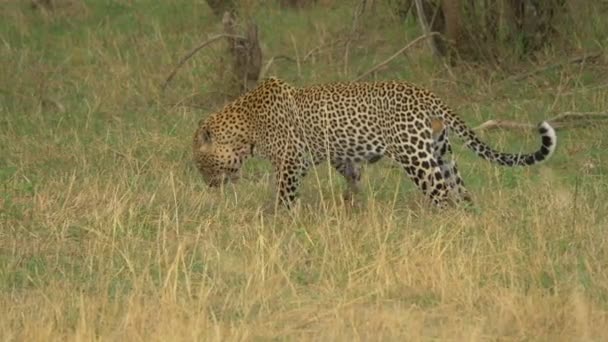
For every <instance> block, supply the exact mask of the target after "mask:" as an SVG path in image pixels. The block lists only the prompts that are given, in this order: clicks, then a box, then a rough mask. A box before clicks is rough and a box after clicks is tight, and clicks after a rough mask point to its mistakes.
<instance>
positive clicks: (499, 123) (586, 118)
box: [473, 112, 608, 131]
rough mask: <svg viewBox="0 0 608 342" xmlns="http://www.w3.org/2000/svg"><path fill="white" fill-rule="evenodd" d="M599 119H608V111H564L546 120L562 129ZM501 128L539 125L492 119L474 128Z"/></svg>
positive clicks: (583, 124) (512, 128)
mask: <svg viewBox="0 0 608 342" xmlns="http://www.w3.org/2000/svg"><path fill="white" fill-rule="evenodd" d="M598 120H608V112H564V113H561V114H559V115H557V116H555V117H553V118H551V119H549V120H546V121H547V123H549V124H550V125H551V126H552V127H553V128H555V129H562V128H567V127H583V126H587V125H589V124H590V123H592V122H594V121H595V122H596V121H598ZM499 128H501V129H511V130H533V129H537V128H538V126H537V125H536V124H531V123H525V122H517V121H511V120H499V119H492V120H488V121H486V122H484V123H482V124H481V125H479V126H477V127H475V128H473V130H475V131H482V130H486V131H488V130H493V129H499Z"/></svg>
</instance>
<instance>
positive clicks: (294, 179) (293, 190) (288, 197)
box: [273, 153, 311, 208]
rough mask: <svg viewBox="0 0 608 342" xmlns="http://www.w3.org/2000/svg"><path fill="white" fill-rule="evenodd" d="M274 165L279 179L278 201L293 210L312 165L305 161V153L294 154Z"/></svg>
mask: <svg viewBox="0 0 608 342" xmlns="http://www.w3.org/2000/svg"><path fill="white" fill-rule="evenodd" d="M273 164H274V165H275V173H276V178H277V195H278V196H277V199H278V200H279V201H280V203H282V204H283V205H285V206H286V207H287V208H291V207H292V206H293V202H294V201H295V200H296V198H297V197H298V190H299V188H300V184H301V183H302V178H304V176H306V173H307V172H308V169H309V168H310V164H311V163H310V162H307V161H306V160H305V159H304V155H303V153H294V154H293V155H290V156H289V157H286V158H284V159H283V160H281V161H276V162H274V163H273Z"/></svg>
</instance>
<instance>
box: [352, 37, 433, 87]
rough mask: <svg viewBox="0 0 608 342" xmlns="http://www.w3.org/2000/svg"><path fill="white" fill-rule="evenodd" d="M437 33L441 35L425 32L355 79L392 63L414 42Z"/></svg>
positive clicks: (356, 79)
mask: <svg viewBox="0 0 608 342" xmlns="http://www.w3.org/2000/svg"><path fill="white" fill-rule="evenodd" d="M435 35H439V32H431V33H428V34H424V35H422V36H420V37H418V38H416V39H414V40H412V41H411V42H409V43H408V44H407V45H406V46H404V47H402V48H401V49H399V51H397V52H395V53H394V54H393V55H392V56H390V57H389V58H387V59H385V60H384V61H382V62H380V63H378V64H376V65H375V66H374V67H373V68H371V69H369V70H368V71H366V72H364V73H363V74H361V75H359V76H358V77H357V78H355V79H354V80H355V81H358V80H360V79H362V78H364V77H366V76H367V75H369V74H371V73H373V72H374V71H376V70H378V69H380V68H381V67H383V66H385V65H387V64H388V63H390V62H391V61H392V60H393V59H395V58H397V56H399V55H400V54H402V53H403V52H404V51H405V50H407V49H409V48H410V47H412V46H413V45H414V44H416V43H418V42H419V41H420V40H422V39H426V38H429V37H432V36H435Z"/></svg>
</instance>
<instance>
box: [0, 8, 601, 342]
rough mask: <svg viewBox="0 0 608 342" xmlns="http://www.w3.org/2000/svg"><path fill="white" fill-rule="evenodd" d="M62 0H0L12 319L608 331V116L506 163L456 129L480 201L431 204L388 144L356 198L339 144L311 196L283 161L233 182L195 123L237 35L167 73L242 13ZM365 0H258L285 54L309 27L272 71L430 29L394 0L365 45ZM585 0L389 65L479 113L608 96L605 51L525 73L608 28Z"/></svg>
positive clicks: (0, 184)
mask: <svg viewBox="0 0 608 342" xmlns="http://www.w3.org/2000/svg"><path fill="white" fill-rule="evenodd" d="M59 3H60V4H61V6H59V7H58V8H57V9H56V10H55V11H54V12H52V13H48V12H45V11H42V10H32V9H31V8H30V7H29V5H28V4H27V2H26V1H0V57H1V63H0V340H2V341H39V340H44V341H46V340H65V339H67V340H125V341H137V340H145V341H147V340H162V341H167V340H222V341H224V340H228V341H230V340H267V339H273V340H274V339H278V340H322V341H328V340H352V339H355V340H400V341H403V340H405V341H412V340H456V341H469V340H532V341H538V340H540V341H548V340H555V339H557V340H564V341H601V340H606V339H608V234H607V231H606V229H607V228H608V216H607V215H608V152H607V151H608V135H607V134H606V130H607V129H608V126H606V125H603V126H602V125H601V124H597V125H593V126H590V127H584V128H576V129H567V130H560V131H559V132H558V137H559V140H558V150H557V152H556V155H555V156H554V157H553V158H552V159H551V160H550V161H548V162H547V163H545V164H542V165H540V166H537V167H531V168H517V169H507V168H500V167H496V166H494V165H490V164H489V163H487V162H484V161H482V160H480V159H478V158H476V157H475V156H474V155H473V154H472V153H471V152H469V151H467V150H464V149H462V147H461V145H460V142H459V141H458V140H456V139H454V140H453V141H454V145H455V148H456V155H457V156H456V157H457V158H458V161H459V164H460V169H461V171H462V174H463V177H464V179H465V182H466V183H467V185H468V188H469V190H470V191H471V193H472V194H473V196H474V200H475V206H474V207H473V208H472V209H471V210H462V209H450V210H449V211H447V212H438V211H436V210H432V209H430V208H429V207H428V206H427V205H426V204H425V202H424V201H423V200H422V196H421V195H420V194H419V192H418V191H417V190H416V189H414V187H413V186H412V184H411V183H410V182H409V180H407V178H406V177H404V175H403V172H401V171H400V170H399V169H397V168H395V167H393V165H392V164H390V163H389V162H388V161H382V162H380V163H378V164H375V165H373V166H370V167H368V168H366V170H365V176H364V184H365V192H364V195H363V196H361V198H359V206H358V208H349V207H345V206H344V204H343V203H342V202H341V200H340V194H341V192H342V190H343V189H344V188H345V184H344V182H343V181H342V179H340V178H339V177H338V176H337V175H336V174H335V173H334V172H333V171H329V170H328V167H327V166H326V165H322V166H320V167H318V168H317V169H316V172H313V173H312V174H311V175H309V176H308V177H307V179H306V182H305V184H304V186H303V188H302V196H301V197H302V200H301V204H302V206H301V208H300V210H299V211H297V212H293V213H290V212H287V211H280V212H278V213H276V214H274V213H272V210H270V208H272V206H273V203H274V194H273V190H272V189H273V181H272V176H271V174H270V167H269V165H268V163H267V162H265V161H262V160H252V161H251V162H249V163H248V164H247V165H246V167H245V169H244V170H243V173H244V176H245V178H246V179H245V180H242V181H241V182H239V183H238V184H234V185H230V186H227V187H226V188H224V189H223V190H222V191H217V190H213V191H212V190H210V189H208V188H207V187H206V186H204V184H203V183H202V180H201V178H200V176H199V174H198V173H197V172H196V170H195V169H194V167H193V165H192V163H191V159H190V158H191V156H190V146H191V136H192V133H193V132H194V130H195V127H196V123H197V122H198V120H199V119H200V118H202V117H204V116H205V115H207V114H208V113H210V112H212V111H213V110H215V109H217V108H219V107H220V106H221V105H222V103H224V101H225V99H226V97H225V94H223V93H222V89H223V88H222V77H223V75H224V71H223V67H222V61H223V58H224V57H223V53H224V52H223V51H224V50H223V49H224V47H223V46H222V44H217V45H213V46H210V47H209V48H206V49H204V50H203V51H201V52H199V53H198V54H197V55H196V56H195V57H194V58H193V59H192V60H190V61H189V62H188V63H187V64H186V65H185V66H184V67H183V68H182V69H181V70H180V72H179V73H178V74H177V76H176V78H175V79H174V80H173V81H172V83H170V85H169V87H168V88H167V90H166V91H165V92H164V93H161V92H160V90H159V85H160V84H161V83H162V82H163V80H164V78H165V77H166V76H167V74H168V73H169V72H170V71H171V69H172V67H173V66H174V65H175V63H176V62H177V60H178V59H179V58H180V57H181V56H183V55H184V54H185V53H187V52H188V51H189V50H190V49H191V48H192V47H194V46H196V45H197V44H199V43H200V42H201V41H204V40H205V39H207V37H208V35H211V34H214V33H218V32H220V31H221V24H220V23H219V21H218V19H217V18H215V17H213V15H212V14H211V12H210V11H209V9H208V8H207V7H206V5H205V2H204V1H189V0H188V1H186V0H168V1H127V0H122V1H119V0H113V1H93V0H89V1H79V0H72V1H63V2H62V1H59ZM337 3H341V2H337ZM352 8H353V6H350V5H349V3H348V2H344V3H342V5H340V6H333V7H332V6H325V7H322V6H320V7H315V8H312V9H310V10H306V11H301V12H297V11H286V10H280V9H279V8H278V7H276V6H273V5H264V6H260V7H254V6H248V7H246V8H245V9H244V11H245V12H247V13H248V14H250V15H252V16H253V17H254V18H255V19H256V20H257V22H258V24H259V26H260V36H261V40H262V43H263V50H264V54H265V60H266V61H267V60H269V59H270V58H271V57H272V56H278V55H287V56H292V57H294V58H295V57H299V58H300V59H302V60H303V59H304V57H303V56H306V55H308V54H309V52H310V51H312V53H311V54H310V57H308V58H307V59H306V60H303V61H302V62H301V63H293V62H290V61H287V60H284V59H283V60H280V59H277V60H276V61H275V63H273V64H272V65H270V67H269V69H268V73H267V74H268V75H276V76H279V77H282V78H284V79H287V80H289V81H291V82H293V83H294V84H310V83H315V82H324V81H330V80H349V79H354V78H355V77H356V76H357V75H359V74H361V73H362V72H364V71H366V70H368V69H369V68H371V67H372V66H373V65H375V64H377V63H378V62H380V61H382V60H383V59H385V58H387V57H388V56H390V55H392V54H393V53H394V52H395V51H397V50H398V49H399V48H401V47H402V46H404V45H405V44H406V43H407V42H408V41H411V40H412V39H414V38H416V37H417V36H418V35H419V34H420V32H419V30H418V28H417V27H416V23H415V22H414V21H408V22H406V23H402V22H400V21H399V20H398V19H397V18H396V17H394V16H391V15H390V14H389V11H388V10H387V9H386V8H384V7H382V5H381V4H380V5H378V8H377V9H376V10H377V13H376V14H375V15H371V14H370V15H364V16H363V17H362V19H361V22H360V25H361V27H360V35H358V38H357V39H355V40H353V41H352V42H351V43H350V44H349V52H348V54H346V53H345V46H344V44H340V42H339V41H338V42H336V40H337V39H338V38H344V37H345V36H346V35H347V33H348V32H350V30H351V18H352ZM581 11H582V12H581V13H579V15H580V16H581V18H584V20H582V19H581V20H578V21H577V22H579V23H582V24H581V27H574V28H572V29H565V30H564V32H565V33H564V34H565V37H562V38H563V42H562V43H561V45H559V47H554V48H548V49H546V50H544V51H540V52H539V53H538V54H537V55H536V56H535V57H536V58H535V59H531V60H520V61H514V62H513V63H505V64H504V65H501V66H500V67H497V66H492V67H491V66H487V65H481V66H476V67H474V66H470V65H459V66H456V67H454V68H447V67H446V66H445V65H443V63H441V62H439V61H437V60H434V59H433V58H431V56H430V55H429V52H428V48H427V47H426V46H425V45H424V44H420V45H418V46H416V47H413V48H412V49H410V50H408V52H407V55H404V56H400V57H398V58H396V59H395V60H394V61H393V62H392V63H390V64H388V65H387V66H386V67H385V68H383V69H381V70H379V71H378V72H377V73H376V74H375V75H374V76H373V77H375V78H377V79H394V78H399V79H408V80H410V81H413V82H415V83H418V84H421V85H423V86H426V87H429V88H431V89H433V90H434V91H436V92H437V93H438V94H440V95H441V96H442V97H443V98H445V100H446V101H447V102H448V103H449V104H450V105H451V106H452V107H454V108H455V109H456V110H457V111H458V113H459V115H461V116H462V117H463V118H464V119H465V120H466V121H467V122H468V123H469V124H471V125H478V124H480V123H482V122H483V121H485V120H488V119H492V118H502V119H513V120H518V121H522V122H537V121H540V120H542V119H544V118H549V117H552V116H554V115H556V114H559V113H561V112H565V111H603V110H606V108H608V92H607V89H608V87H607V85H608V84H607V83H606V80H608V63H606V57H605V56H604V57H600V59H599V60H597V61H595V62H594V63H584V64H567V63H566V64H564V65H562V66H560V67H557V68H553V69H548V70H546V71H543V72H539V73H535V74H533V75H532V76H531V77H528V78H525V79H523V80H513V79H512V78H509V77H510V76H512V75H514V74H518V73H523V72H526V71H529V70H534V69H537V68H539V67H540V66H543V65H549V64H551V63H556V62H561V61H564V60H567V59H568V58H569V57H570V56H577V55H580V54H582V53H584V52H596V51H599V52H606V50H607V48H608V40H606V36H607V35H606V34H607V33H608V27H606V26H608V24H606V22H605V15H606V14H605V13H603V14H602V12H601V11H599V10H593V11H588V12H584V11H583V10H581ZM583 24H584V25H583ZM564 42H565V43H564ZM562 45H563V46H562ZM482 138H483V139H484V140H485V141H487V142H489V143H490V144H491V145H493V146H495V147H496V148H498V149H501V150H505V151H512V152H518V151H527V150H530V151H531V150H534V149H536V148H537V147H538V144H539V143H540V142H539V141H538V137H537V136H536V135H535V134H534V133H533V132H531V133H528V132H507V131H488V132H485V133H484V134H483V135H482Z"/></svg>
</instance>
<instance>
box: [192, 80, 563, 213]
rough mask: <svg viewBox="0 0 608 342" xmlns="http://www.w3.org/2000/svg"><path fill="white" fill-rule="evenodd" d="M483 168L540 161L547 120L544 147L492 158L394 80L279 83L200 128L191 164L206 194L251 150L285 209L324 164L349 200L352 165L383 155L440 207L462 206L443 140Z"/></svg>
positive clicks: (425, 98) (440, 108)
mask: <svg viewBox="0 0 608 342" xmlns="http://www.w3.org/2000/svg"><path fill="white" fill-rule="evenodd" d="M449 131H452V132H454V133H455V134H456V135H457V136H458V137H460V138H461V139H462V140H463V141H464V144H465V146H466V147H468V148H469V149H471V150H472V151H474V152H475V153H476V154H477V155H478V156H480V157H481V158H483V159H486V160H488V161H491V162H494V163H497V164H499V165H504V166H525V165H534V164H537V163H540V162H542V161H544V160H546V159H547V158H549V157H550V156H551V154H552V153H553V152H554V150H555V146H556V142H557V137H556V135H555V131H554V130H553V128H552V127H551V126H550V125H549V124H547V123H546V122H542V123H540V124H539V126H538V131H539V133H540V136H541V139H542V145H541V147H540V148H539V150H537V151H536V152H534V153H529V154H509V153H501V152H497V151H495V150H494V149H492V148H490V147H489V146H488V145H486V144H485V143H483V142H481V141H480V140H479V139H478V138H477V136H476V135H475V133H474V132H473V131H472V130H471V129H470V128H469V127H468V126H467V125H466V124H465V123H464V122H463V121H462V120H461V119H460V118H459V117H458V116H456V115H454V114H453V113H452V111H451V109H450V108H448V107H447V106H446V105H445V104H444V103H443V102H442V101H441V100H440V99H439V98H438V97H437V96H436V95H435V94H433V93H432V92H430V91H427V90H425V89H422V88H420V87H417V86H415V85H412V84H410V83H406V82H401V81H387V82H355V83H332V84H322V85H313V86H310V87H304V88H297V87H293V86H291V85H289V84H287V83H286V82H284V81H281V80H280V79H277V78H269V79H266V80H264V81H262V82H261V83H260V84H259V85H258V86H257V87H256V88H255V89H253V90H252V91H250V92H248V93H246V94H244V95H243V96H241V97H240V98H238V99H236V100H235V101H233V102H231V103H229V104H228V105H226V106H225V107H224V108H223V109H222V110H220V111H219V112H216V113H214V114H212V115H210V116H209V117H208V118H206V119H203V120H201V121H200V122H199V127H198V129H197V130H196V133H195V134H194V142H193V153H194V161H195V163H196V165H197V167H198V169H199V171H200V172H201V174H202V176H203V179H204V180H205V181H206V182H207V183H208V184H209V185H210V186H218V185H220V184H222V182H225V181H228V180H231V179H235V178H236V174H237V171H238V170H239V169H240V167H241V166H242V165H243V162H244V161H245V160H246V159H247V158H249V157H251V156H252V155H253V154H254V152H255V153H256V154H259V155H261V156H263V157H266V158H267V159H269V160H270V161H271V162H272V164H273V166H274V169H275V173H276V177H277V186H278V196H279V197H278V198H279V199H280V200H281V201H282V202H283V203H284V204H286V205H288V206H289V205H290V204H291V203H292V202H293V200H294V199H295V198H296V196H297V192H298V188H299V186H300V182H301V180H302V178H303V177H304V176H305V175H306V173H307V171H308V170H309V169H310V168H311V167H312V166H314V165H316V164H318V163H320V162H322V161H329V162H330V163H331V164H332V165H333V167H334V168H335V169H336V170H337V171H338V172H339V173H340V174H342V175H343V176H344V177H345V178H346V180H347V182H348V184H349V188H350V190H351V191H352V192H356V191H357V184H358V182H359V180H360V178H361V170H360V164H361V163H364V162H368V163H373V162H376V161H378V160H379V159H380V158H381V157H383V156H387V157H389V158H391V159H393V160H394V161H396V162H397V163H398V164H399V165H401V166H402V168H403V169H404V170H405V172H406V174H407V175H408V176H409V178H411V179H412V180H413V181H414V183H415V184H416V185H417V186H418V187H419V188H420V190H422V192H423V193H424V194H425V195H426V196H427V197H428V198H430V200H431V201H432V202H433V203H434V204H436V205H438V206H440V207H443V206H445V205H446V204H447V203H448V201H449V199H450V198H453V199H455V200H456V201H460V200H469V199H470V197H469V194H468V193H467V190H466V189H465V187H464V183H463V181H462V178H461V176H460V174H459V172H458V169H457V166H456V162H455V161H453V160H451V159H450V158H449V156H448V154H450V153H451V146H450V143H449V140H448V132H449Z"/></svg>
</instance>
